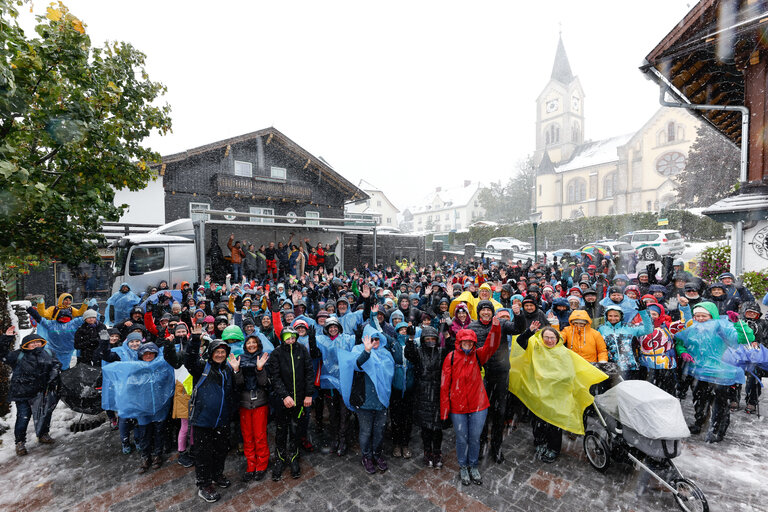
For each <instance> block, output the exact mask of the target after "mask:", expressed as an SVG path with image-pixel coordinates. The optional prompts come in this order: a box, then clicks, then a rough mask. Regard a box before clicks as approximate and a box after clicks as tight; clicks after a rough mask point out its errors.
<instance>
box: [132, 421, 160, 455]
mask: <svg viewBox="0 0 768 512" xmlns="http://www.w3.org/2000/svg"><path fill="white" fill-rule="evenodd" d="M164 434H165V420H163V421H154V422H152V423H148V424H147V425H139V426H138V427H136V437H137V441H136V443H137V445H138V449H139V453H140V454H141V456H142V457H144V458H145V459H147V458H149V457H151V456H153V455H155V456H159V455H162V454H163V446H164V445H165V439H164Z"/></svg>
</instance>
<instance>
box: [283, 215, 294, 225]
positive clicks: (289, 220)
mask: <svg viewBox="0 0 768 512" xmlns="http://www.w3.org/2000/svg"><path fill="white" fill-rule="evenodd" d="M285 216H286V217H289V219H288V222H290V223H291V224H295V223H296V212H288V213H287V214H286V215H285Z"/></svg>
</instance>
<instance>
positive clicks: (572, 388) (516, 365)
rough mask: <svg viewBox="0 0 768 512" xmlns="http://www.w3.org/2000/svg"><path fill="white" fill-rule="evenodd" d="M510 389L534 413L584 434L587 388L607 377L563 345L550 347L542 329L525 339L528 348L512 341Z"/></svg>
mask: <svg viewBox="0 0 768 512" xmlns="http://www.w3.org/2000/svg"><path fill="white" fill-rule="evenodd" d="M509 363H510V369H509V390H510V391H511V392H512V393H514V394H515V395H516V396H517V397H518V398H519V399H520V401H522V402H523V403H524V404H525V406H526V407H528V409H530V410H531V412H533V414H535V415H536V416H538V417H539V418H541V419H542V420H544V421H546V422H547V423H551V424H552V425H555V426H556V427H560V428H561V429H563V430H567V431H569V432H573V433H574V434H580V435H583V434H584V422H583V419H582V416H583V414H584V409H585V408H586V407H587V406H589V405H590V404H592V402H593V401H594V397H593V396H592V395H591V394H590V393H589V387H590V386H592V385H594V384H597V383H598V382H602V381H604V380H605V379H607V378H608V376H607V375H606V374H605V373H603V372H601V371H600V370H598V369H597V368H595V367H594V366H592V365H591V364H589V363H588V362H587V361H586V360H585V359H584V358H583V357H581V356H580V355H578V354H576V353H575V352H573V351H572V350H568V348H566V347H565V345H564V344H563V340H562V338H560V340H559V341H558V342H557V345H555V346H554V347H552V348H547V346H546V345H544V341H543V340H542V339H541V331H539V332H537V333H536V334H534V335H533V336H531V337H530V339H529V340H528V348H527V349H525V350H523V348H522V347H521V346H520V345H519V344H518V343H517V342H513V348H512V351H511V353H510V357H509Z"/></svg>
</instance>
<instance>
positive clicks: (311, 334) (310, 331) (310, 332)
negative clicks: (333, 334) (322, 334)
mask: <svg viewBox="0 0 768 512" xmlns="http://www.w3.org/2000/svg"><path fill="white" fill-rule="evenodd" d="M307 336H308V337H309V342H310V343H314V342H315V340H316V338H315V326H314V325H310V326H309V329H307Z"/></svg>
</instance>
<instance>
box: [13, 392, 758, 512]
mask: <svg viewBox="0 0 768 512" xmlns="http://www.w3.org/2000/svg"><path fill="white" fill-rule="evenodd" d="M686 411H687V412H688V413H689V412H690V404H688V406H687V407H686ZM764 427H765V421H764V420H763V419H758V418H756V417H754V416H747V415H745V414H744V413H743V412H741V411H740V412H736V413H734V414H733V415H732V423H731V429H730V430H729V434H728V438H727V439H726V441H725V442H723V443H721V444H719V445H714V446H712V445H705V444H704V443H703V441H702V439H701V437H702V436H695V437H693V438H691V440H690V441H687V442H686V452H685V453H684V455H683V456H681V457H679V458H678V459H676V460H677V461H679V466H680V469H681V471H682V472H683V474H684V475H685V476H687V477H689V478H692V479H693V480H695V481H697V483H698V484H699V486H700V487H701V488H702V489H703V490H704V492H705V493H706V495H707V497H708V499H709V502H710V507H711V510H713V511H720V510H733V511H748V510H768V507H766V505H765V498H764V497H763V495H764V494H765V491H766V490H768V484H764V483H763V482H764V480H763V479H764V478H765V475H766V474H768V464H766V463H765V462H763V461H764V460H768V459H766V457H765V455H766V452H768V448H766V446H765V445H766V440H768V437H766V436H765V435H764V433H763V430H764ZM419 439H420V438H419V436H418V431H416V430H414V435H413V440H412V442H411V447H412V449H413V452H414V457H413V458H412V459H410V460H404V459H391V458H390V459H389V462H390V470H389V471H387V472H386V473H383V474H376V475H373V476H369V475H368V474H366V473H365V471H364V468H363V467H362V465H361V464H360V459H359V455H358V454H357V453H356V452H354V449H353V450H351V451H350V454H349V455H347V456H345V457H341V458H340V457H337V456H335V455H323V454H321V453H319V451H316V452H315V453H312V454H308V455H306V456H304V457H303V459H302V462H301V467H302V475H301V478H300V479H298V480H293V479H291V478H290V476H289V475H288V472H286V478H284V480H283V481H281V482H272V481H271V480H269V477H267V479H265V480H264V481H262V482H251V483H248V484H245V483H242V482H241V481H240V478H239V475H240V471H242V469H243V461H242V457H241V456H238V455H237V454H236V453H235V452H232V453H230V456H229V457H228V460H227V465H226V474H227V475H228V476H229V477H230V478H231V479H232V480H233V485H232V487H230V488H229V489H224V490H222V491H221V494H222V500H221V501H219V502H217V503H214V504H208V503H205V502H203V501H202V500H201V499H200V498H198V497H197V494H196V491H197V490H196V488H195V486H194V468H189V469H185V468H182V467H181V466H180V465H178V464H176V462H175V460H176V454H173V455H171V456H170V457H169V459H170V460H169V461H168V462H167V463H166V464H165V465H164V466H163V467H162V468H160V469H159V470H150V472H149V473H148V474H146V475H141V476H140V475H138V474H136V468H137V466H138V462H139V460H138V456H137V455H135V454H134V455H130V456H126V455H123V454H121V453H120V450H119V440H118V437H117V433H116V432H111V431H110V430H109V429H108V427H107V426H106V424H105V425H102V426H101V427H99V428H97V429H95V430H92V431H90V432H84V433H78V434H72V435H68V436H65V437H64V438H63V439H60V442H59V443H57V445H55V446H53V447H49V446H43V445H38V444H36V443H35V442H34V441H32V442H29V443H28V448H29V449H30V454H29V455H28V456H27V457H23V458H17V457H14V456H10V457H6V459H7V462H5V463H3V464H2V466H0V489H3V491H2V492H0V509H2V510H8V511H18V512H24V511H29V512H42V511H56V512H61V511H67V510H72V511H106V510H110V511H114V512H118V511H119V512H127V511H142V512H146V511H166V510H168V511H185V512H186V511H190V512H192V511H216V512H219V511H221V512H224V511H226V512H234V511H250V510H286V511H304V510H307V511H310V510H311V511H314V512H317V511H322V510H341V511H344V510H348V511H357V510H360V511H362V510H366V511H387V510H392V511H397V512H403V511H407V510H418V511H419V512H429V511H440V510H445V511H460V510H467V511H473V512H475V511H487V510H504V511H511V512H517V511H552V512H554V511H560V512H564V511H594V510H610V511H622V512H630V511H636V512H643V511H660V510H677V508H676V506H675V503H674V500H673V498H672V496H671V494H669V493H666V492H661V491H657V490H654V491H650V490H649V491H645V492H644V493H639V492H638V489H640V488H641V487H643V486H642V484H643V481H644V480H645V479H644V477H643V475H644V473H643V472H642V471H636V470H634V469H632V468H631V467H630V466H625V465H613V466H611V467H610V468H609V469H608V471H607V472H606V473H605V474H601V473H598V472H597V471H595V470H594V469H593V468H592V467H591V466H590V465H589V464H588V462H587V461H586V459H585V457H584V454H583V449H582V438H581V437H578V438H576V439H575V440H571V439H569V438H568V437H564V443H563V453H562V455H561V457H560V458H559V459H558V460H557V461H556V462H555V463H554V464H543V463H541V462H539V461H537V460H535V459H534V457H533V446H532V436H531V432H530V426H529V425H527V424H523V425H521V427H520V429H518V430H516V431H512V432H509V433H508V435H507V436H506V438H505V441H504V450H505V453H506V457H507V460H506V462H504V463H503V464H495V463H494V462H493V461H491V460H487V459H486V460H484V461H483V462H482V463H481V468H480V469H481V471H482V474H483V479H484V482H483V485H482V486H476V485H472V486H469V487H463V486H462V485H461V484H460V483H459V481H458V478H457V470H458V467H457V464H456V459H455V455H454V450H453V442H454V438H453V435H452V431H450V430H448V431H446V436H445V441H444V444H443V446H444V452H445V459H446V466H445V467H444V468H443V469H442V470H434V469H429V468H425V467H423V466H422V465H421V450H420V447H419V445H420V442H419ZM270 441H271V438H270ZM386 443H387V444H386V445H385V446H386V447H387V448H388V447H389V444H388V442H386ZM11 449H12V447H9V446H7V443H6V446H4V447H2V450H4V451H7V450H11Z"/></svg>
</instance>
